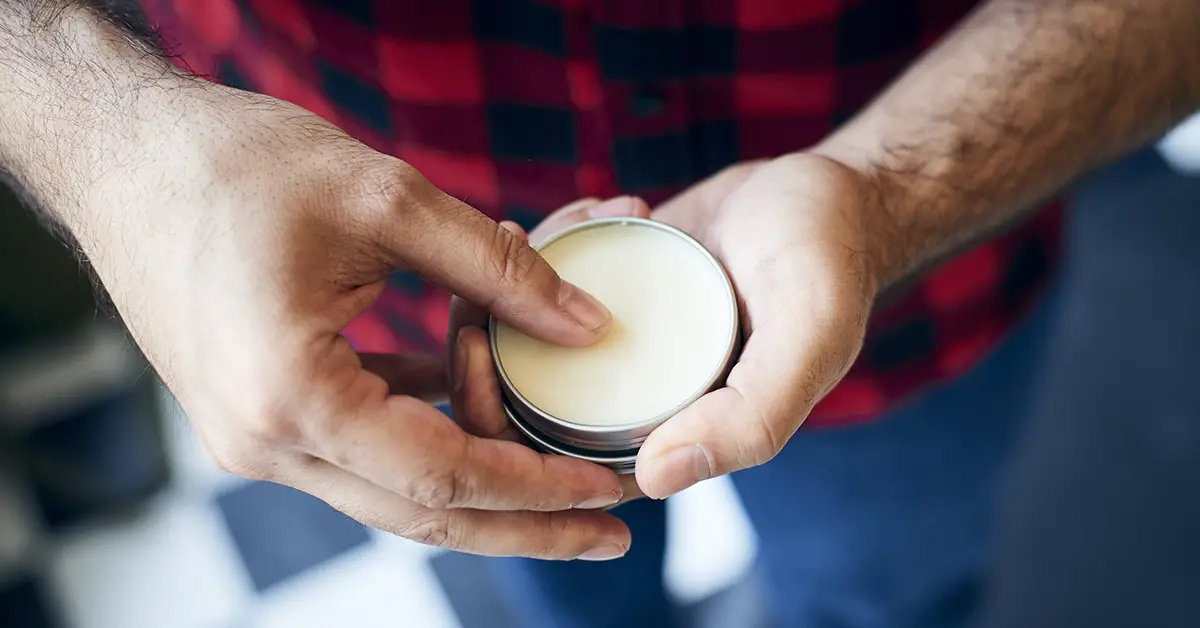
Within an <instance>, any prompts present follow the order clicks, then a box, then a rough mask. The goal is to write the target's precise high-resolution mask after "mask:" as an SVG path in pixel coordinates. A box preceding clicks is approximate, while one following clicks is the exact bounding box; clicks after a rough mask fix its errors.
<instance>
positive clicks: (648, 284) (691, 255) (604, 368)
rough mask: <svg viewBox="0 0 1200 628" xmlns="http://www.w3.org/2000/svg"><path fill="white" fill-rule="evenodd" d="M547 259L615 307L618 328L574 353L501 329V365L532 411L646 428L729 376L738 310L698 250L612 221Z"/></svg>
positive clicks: (651, 229)
mask: <svg viewBox="0 0 1200 628" xmlns="http://www.w3.org/2000/svg"><path fill="white" fill-rule="evenodd" d="M541 253H542V255H543V256H544V257H545V258H546V260H547V261H549V262H550V265H551V266H553V267H554V269H555V270H557V271H558V273H559V274H560V275H561V276H562V277H563V279H565V280H567V281H570V282H571V283H573V284H575V285H577V286H579V287H581V288H583V289H584V290H586V291H587V292H589V293H590V294H592V295H593V296H595V297H596V298H597V299H599V300H600V302H601V303H603V304H604V305H605V306H607V307H608V309H609V310H610V311H611V312H612V314H613V327H612V331H610V332H609V334H608V336H607V337H605V339H604V340H602V341H600V342H599V343H598V344H596V345H593V346H590V347H583V348H568V347H559V346H554V345H550V344H547V343H544V342H541V341H538V340H534V339H533V338H530V337H528V336H526V335H524V334H522V333H520V332H518V331H516V330H514V329H513V328H511V327H509V326H508V325H505V324H500V325H497V327H496V338H495V342H496V352H497V354H498V357H499V362H500V365H501V367H502V368H503V370H504V373H505V374H506V375H507V376H508V378H509V380H510V381H511V382H512V387H513V388H514V389H516V391H518V392H519V393H520V394H521V396H522V397H524V398H525V399H526V400H527V401H529V402H530V404H532V405H533V406H536V407H537V408H539V409H541V410H542V411H544V412H546V413H548V414H550V415H552V416H555V417H557V418H559V419H560V420H563V421H567V422H571V423H575V424H579V425H587V426H617V425H626V424H632V423H638V422H642V421H647V420H650V419H653V418H655V417H658V416H660V415H662V414H664V413H667V412H670V411H671V410H673V409H675V408H677V407H678V406H680V405H681V404H683V403H684V402H686V401H688V400H689V399H691V398H692V397H694V396H696V395H697V394H699V393H701V392H704V391H705V390H706V389H707V388H708V387H709V386H710V385H711V383H712V380H713V378H714V377H715V376H717V375H718V374H719V373H720V372H721V371H722V370H723V368H724V366H725V364H726V360H727V357H728V354H729V351H730V346H731V343H732V338H733V335H735V334H736V333H737V331H736V323H735V321H736V309H735V308H736V305H735V302H734V299H733V293H732V288H731V287H730V285H729V282H728V280H727V278H726V276H725V274H724V272H723V271H722V270H721V268H720V267H719V266H718V265H717V264H716V262H715V260H713V258H712V257H711V256H709V255H708V254H707V253H706V252H705V251H703V250H702V249H701V248H700V247H699V245H697V244H696V243H695V242H693V241H691V240H689V239H686V238H684V237H681V236H680V235H679V234H677V233H673V232H672V231H668V230H666V229H660V228H656V227H655V226H653V225H646V224H643V223H638V222H611V223H608V224H604V225H599V226H597V227H595V228H589V229H583V230H579V231H575V232H572V233H567V234H565V235H564V236H563V237H561V238H559V239H557V240H554V241H551V242H550V243H549V244H547V245H546V246H545V247H544V248H542V249H541Z"/></svg>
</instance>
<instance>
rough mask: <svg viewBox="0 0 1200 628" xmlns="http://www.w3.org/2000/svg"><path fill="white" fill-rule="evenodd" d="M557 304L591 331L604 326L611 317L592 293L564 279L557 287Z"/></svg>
mask: <svg viewBox="0 0 1200 628" xmlns="http://www.w3.org/2000/svg"><path fill="white" fill-rule="evenodd" d="M558 304H559V305H560V306H561V307H562V309H563V311H564V312H566V313H567V316H570V317H571V318H573V319H575V322H577V323H579V324H580V325H583V326H584V327H586V328H587V329H589V330H591V331H596V330H597V329H600V328H601V327H604V326H605V325H607V324H608V321H609V319H611V318H612V314H610V313H609V312H608V308H606V307H604V306H603V305H601V304H600V302H599V301H597V300H596V299H595V298H594V297H592V295H590V294H588V293H586V292H584V291H583V290H580V289H579V288H576V287H575V286H573V285H571V284H569V283H567V282H565V281H564V282H562V287H561V288H559V289H558Z"/></svg>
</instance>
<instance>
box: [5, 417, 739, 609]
mask: <svg viewBox="0 0 1200 628" xmlns="http://www.w3.org/2000/svg"><path fill="white" fill-rule="evenodd" d="M166 429H167V441H168V450H169V453H170V457H171V460H172V471H173V479H172V482H171V485H170V488H169V489H168V490H167V491H166V492H164V493H163V494H161V495H159V496H158V497H156V498H154V499H153V500H152V501H151V502H150V503H149V504H148V505H147V506H146V507H145V508H144V509H141V510H139V511H138V512H136V513H134V514H133V515H132V516H128V517H124V518H119V519H115V520H110V521H102V522H99V523H88V524H85V525H82V526H76V527H74V528H70V529H67V530H65V531H63V532H60V533H54V534H47V533H45V532H43V531H42V527H43V526H41V525H40V524H39V523H38V516H37V514H36V513H35V512H34V511H35V510H36V509H35V508H33V507H32V504H33V501H34V500H32V499H31V496H29V495H27V494H24V493H22V490H21V488H20V486H19V484H18V483H16V482H14V481H12V480H11V478H4V477H0V512H2V513H4V514H3V522H4V525H3V532H2V533H0V564H3V563H4V562H5V559H4V555H5V554H12V557H10V558H9V559H8V560H7V562H8V564H9V569H8V572H9V573H8V576H7V577H6V578H0V625H3V626H4V627H5V628H41V627H42V626H59V627H62V628H251V627H253V628H276V627H278V628H284V627H286V628H306V627H310V626H311V627H314V628H316V627H328V626H354V627H355V628H373V627H380V628H382V627H385V626H386V627H389V628H396V627H409V626H411V627H413V628H438V627H447V628H449V627H455V626H464V628H506V625H505V623H504V622H503V621H502V618H503V617H504V609H503V606H502V604H501V603H500V601H499V599H498V598H497V597H496V596H495V594H494V593H493V592H492V587H491V584H490V583H489V582H487V581H486V580H483V579H482V578H484V577H485V576H484V575H483V574H482V573H481V570H480V569H478V565H479V563H478V562H477V561H478V560H480V559H477V558H471V559H468V560H463V557H461V556H456V555H451V554H447V553H443V552H438V551H433V550H430V549H429V548H425V547H423V546H419V545H417V544H414V543H411V542H408V541H404V540H402V539H398V538H396V537H392V536H389V535H385V534H381V533H378V532H375V531H370V530H367V529H365V528H364V527H362V526H360V525H358V524H357V523H355V522H353V521H351V520H349V519H348V518H346V517H343V516H342V515H340V514H339V513H337V512H335V511H333V510H332V509H330V508H329V507H328V506H326V505H325V504H323V503H321V502H319V501H317V500H315V499H312V498H310V497H308V496H306V495H303V494H301V493H298V492H296V491H292V490H290V489H287V488H283V487H280V486H277V485H272V484H264V483H258V482H247V481H244V480H241V479H239V478H235V477H232V476H229V475H226V474H224V473H221V472H219V471H217V470H216V469H215V468H213V467H212V465H211V464H210V463H209V462H208V461H207V460H206V459H204V457H203V455H202V454H201V453H200V450H199V448H198V445H197V443H196V442H195V441H194V440H193V437H192V434H191V431H190V429H189V428H187V426H186V425H185V424H184V423H183V422H182V419H181V418H180V417H179V416H178V415H177V414H175V413H172V414H171V416H168V417H167V418H166ZM6 480H7V481H6ZM672 508H673V511H672V520H673V524H672V526H673V531H674V533H675V534H674V536H675V539H674V546H673V547H672V549H671V553H670V557H669V559H668V565H667V569H666V571H667V577H668V582H669V583H670V586H671V589H672V591H673V592H674V593H675V594H676V595H677V596H678V597H679V598H680V599H681V601H683V602H690V603H692V604H693V605H695V603H698V602H702V601H705V600H711V599H712V596H713V594H715V593H718V592H719V591H721V590H723V589H725V588H726V587H727V586H728V585H730V584H732V583H734V582H735V581H738V580H739V578H740V576H741V575H742V574H743V573H744V572H745V571H746V569H747V567H748V565H749V564H750V562H751V560H752V556H753V552H754V547H753V544H754V539H753V537H752V533H751V532H750V531H749V528H748V525H747V523H746V521H745V519H744V515H743V514H742V512H741V508H740V506H739V505H738V503H737V500H736V497H735V496H734V495H733V494H732V491H731V489H730V486H729V484H727V483H725V482H711V483H708V484H706V485H704V486H702V487H697V489H695V490H693V491H689V492H688V493H687V494H685V495H682V496H681V497H680V498H679V499H677V500H676V501H675V502H674V503H673V506H672ZM684 521H686V522H687V525H682V522H684ZM635 542H636V540H635ZM12 565H20V569H19V570H16V571H19V572H20V573H19V574H18V573H15V572H14V569H13V567H12ZM0 571H2V570H0ZM30 587H36V588H38V589H40V590H41V596H40V598H39V597H37V596H31V595H30V594H29V590H30ZM5 591H8V592H9V593H8V595H9V596H10V598H11V599H16V598H18V597H20V598H23V599H24V600H25V602H23V603H22V604H23V607H22V610H12V609H11V608H10V610H8V611H5V610H3V608H4V605H5V601H4V600H5V595H6V593H5ZM719 599H720V600H721V601H722V602H721V603H720V606H722V607H724V608H726V612H730V610H729V609H730V608H731V607H730V606H729V605H730V604H734V605H738V606H735V607H732V608H733V609H734V610H733V611H732V612H735V614H736V615H737V616H739V617H741V618H743V619H745V618H746V617H748V616H749V614H752V612H754V611H755V610H756V606H757V605H756V602H755V598H754V597H753V591H746V590H745V589H736V590H734V592H733V593H730V594H726V595H724V596H722V597H720V598H719ZM39 601H40V603H41V604H42V605H44V606H45V607H47V608H43V609H38V608H33V607H34V606H38V605H39ZM10 606H11V604H10ZM737 608H742V609H744V610H736V609H737ZM712 611H713V607H711V606H710V607H709V608H708V609H706V610H705V612H703V613H700V615H706V616H709V619H710V622H711V620H713V619H716V618H717V616H716V615H715V614H714V613H713V612H712ZM6 613H7V615H6ZM42 616H45V618H44V619H43V618H42ZM697 625H703V624H697ZM707 625H712V626H716V625H720V626H729V625H730V624H728V623H719V624H712V623H709V624H707ZM745 625H749V624H745Z"/></svg>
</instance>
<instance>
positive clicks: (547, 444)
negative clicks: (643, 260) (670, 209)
mask: <svg viewBox="0 0 1200 628" xmlns="http://www.w3.org/2000/svg"><path fill="white" fill-rule="evenodd" d="M622 227H634V228H652V229H658V230H660V231H663V232H666V233H669V234H671V235H672V236H674V237H677V238H680V239H681V240H683V241H684V242H687V243H689V244H691V245H692V246H693V247H695V248H696V249H697V250H698V251H700V252H701V253H702V254H703V255H704V257H705V259H707V260H708V261H709V262H710V263H711V264H712V265H713V267H714V268H716V269H717V271H718V272H719V274H720V276H721V278H722V279H723V280H724V287H725V291H726V293H727V296H728V298H727V302H728V305H729V309H730V317H729V320H730V321H731V327H730V329H729V330H728V336H729V340H728V343H727V348H726V351H725V354H724V357H723V359H722V360H721V362H720V363H719V364H716V365H714V367H713V372H712V375H711V377H710V378H709V379H708V381H707V382H706V383H705V385H704V386H702V387H701V388H699V389H698V390H696V391H695V392H694V393H693V394H692V395H691V396H689V397H688V398H686V399H682V400H680V402H679V403H678V404H677V405H676V406H675V407H673V408H672V409H671V410H669V411H667V412H664V413H663V414H660V415H658V416H655V417H651V418H649V419H644V420H641V421H637V422H632V423H627V424H622V425H604V426H597V425H584V424H580V423H572V422H570V421H566V420H564V419H560V418H558V417H556V416H552V415H550V414H549V413H547V412H545V411H543V410H542V409H540V408H538V407H536V406H534V405H533V404H532V403H531V402H530V401H529V400H528V399H526V398H525V397H524V396H523V395H521V393H520V392H519V391H518V390H517V389H516V387H515V386H514V385H513V382H512V380H511V379H509V376H508V375H507V373H505V371H504V365H503V363H502V361H501V359H500V354H499V350H498V347H497V342H496V326H497V325H498V324H499V321H497V320H496V319H495V318H492V319H491V320H490V321H489V324H488V331H489V335H490V336H491V342H490V344H491V353H492V362H493V364H494V366H495V368H496V374H497V376H498V379H499V380H500V391H501V393H502V394H503V397H504V399H503V402H504V411H505V413H506V414H507V415H508V418H509V420H511V421H512V422H513V424H514V425H515V426H516V427H517V429H519V430H520V431H521V432H522V433H524V434H525V436H526V437H527V438H528V439H529V440H530V441H531V442H532V443H533V444H534V446H536V447H537V448H538V449H541V450H543V451H545V452H548V453H555V454H561V455H566V456H572V457H575V458H580V459H583V460H589V461H591V462H596V463H598V464H602V465H605V466H608V467H610V468H612V469H614V470H615V471H617V472H618V473H632V472H633V470H634V462H635V461H636V459H637V453H638V449H639V448H640V447H641V444H642V443H643V442H644V441H645V440H646V437H647V436H649V435H650V432H652V431H654V429H655V428H657V427H658V426H659V425H661V424H662V423H663V422H665V421H666V420H667V419H669V418H671V417H672V416H674V415H675V414H677V413H678V412H679V411H680V410H682V409H683V408H686V407H687V406H689V405H691V404H692V403H693V402H695V401H696V400H697V399H699V398H700V397H702V396H703V395H704V394H705V393H707V392H709V391H710V390H713V389H715V388H717V387H719V386H721V385H722V384H723V383H724V381H725V377H726V375H727V374H728V373H729V369H730V368H731V367H732V365H733V362H734V358H735V356H736V355H737V352H738V350H739V349H740V346H741V333H740V329H741V326H740V322H739V320H738V308H737V299H736V297H735V294H734V290H733V282H732V281H730V279H729V275H728V273H726V272H725V269H724V267H723V266H721V263H720V262H719V261H717V258H716V257H714V256H713V255H712V253H710V252H709V251H708V249H706V248H704V245H702V244H700V242H698V241H697V240H696V239H695V238H692V237H691V236H689V235H688V234H686V233H684V232H683V231H680V230H679V229H676V228H674V227H672V226H670V225H667V224H665V223H661V222H657V221H654V220H647V219H643V218H600V219H596V220H589V221H587V222H583V223H580V224H577V225H574V226H572V227H569V228H567V229H564V230H563V231H561V232H559V233H557V234H555V235H553V236H551V237H549V238H547V239H546V240H545V241H544V242H542V243H541V244H539V245H538V246H537V247H536V248H537V249H538V250H541V249H543V248H545V247H547V246H550V245H551V244H553V243H554V242H557V241H559V240H561V239H563V238H566V237H569V236H570V235H572V234H575V233H578V232H580V231H585V230H589V229H598V228H622Z"/></svg>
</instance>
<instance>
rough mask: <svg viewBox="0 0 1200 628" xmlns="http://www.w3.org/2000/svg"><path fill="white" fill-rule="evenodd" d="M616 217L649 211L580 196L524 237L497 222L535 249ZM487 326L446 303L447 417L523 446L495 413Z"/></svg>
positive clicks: (630, 495)
mask: <svg viewBox="0 0 1200 628" xmlns="http://www.w3.org/2000/svg"><path fill="white" fill-rule="evenodd" d="M617 217H632V218H649V217H650V207H649V206H648V205H646V203H645V201H642V200H641V199H637V198H632V197H628V196H623V197H618V198H613V199H609V200H607V201H603V202H601V201H600V200H599V199H595V198H585V199H581V200H578V201H575V202H574V203H571V204H570V205H567V206H565V207H562V208H560V209H558V210H557V211H555V212H554V213H553V214H550V215H549V216H548V217H546V219H545V220H543V221H542V222H540V223H539V224H538V226H537V227H535V228H534V229H533V231H532V232H530V233H529V234H528V235H527V234H526V233H525V231H524V230H523V229H522V228H521V227H520V226H518V225H517V224H516V223H512V222H502V223H500V224H501V226H502V227H504V228H505V229H507V230H508V231H510V232H511V233H513V234H515V235H517V236H518V237H520V238H522V239H524V240H527V241H529V242H530V243H532V244H533V245H535V246H536V245H537V244H539V243H540V242H541V241H543V240H545V239H546V238H547V237H549V236H551V235H554V234H555V233H558V232H559V231H562V230H563V229H566V228H567V227H570V226H571V225H574V224H578V223H581V222H584V221H587V220H592V219H594V218H617ZM487 325H488V312H487V310H485V309H483V308H481V307H479V306H476V305H473V304H472V303H470V302H469V301H467V300H465V299H461V298H458V297H455V298H454V300H453V301H452V302H451V304H450V331H449V334H448V337H447V339H446V347H447V349H448V350H449V351H450V352H451V355H450V360H449V361H450V365H451V372H452V373H451V378H452V379H453V380H454V381H457V382H462V383H463V385H461V386H455V387H454V391H453V395H452V396H451V401H452V407H453V409H454V411H453V413H452V414H453V415H454V418H455V420H456V421H457V422H458V423H459V424H460V425H462V427H463V429H464V430H466V431H467V432H468V433H469V434H472V435H474V436H479V437H482V438H493V439H500V440H507V441H511V442H514V443H523V444H529V443H528V441H527V440H526V439H525V437H524V436H523V435H522V434H521V432H520V431H518V430H517V428H516V427H514V426H513V425H512V424H511V423H509V421H508V417H506V416H505V415H504V411H503V410H502V409H501V393H500V384H499V381H498V378H497V376H496V371H495V369H494V367H493V364H492V355H491V347H490V345H489V344H488V336H487V332H486V331H485V330H486V329H487ZM621 485H622V490H623V493H624V497H623V498H622V500H621V502H622V503H624V502H627V501H630V500H632V499H636V498H638V497H642V494H641V491H640V490H639V489H638V485H637V482H636V480H635V478H634V477H633V476H628V475H627V476H622V477H621Z"/></svg>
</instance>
